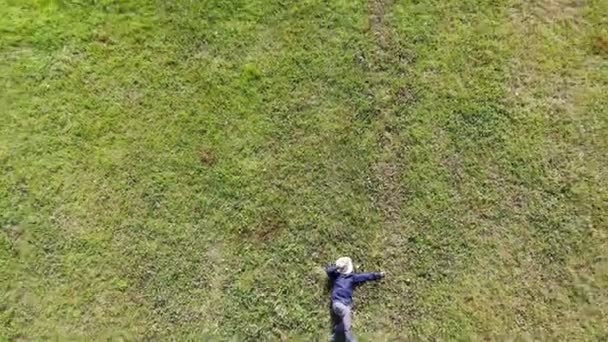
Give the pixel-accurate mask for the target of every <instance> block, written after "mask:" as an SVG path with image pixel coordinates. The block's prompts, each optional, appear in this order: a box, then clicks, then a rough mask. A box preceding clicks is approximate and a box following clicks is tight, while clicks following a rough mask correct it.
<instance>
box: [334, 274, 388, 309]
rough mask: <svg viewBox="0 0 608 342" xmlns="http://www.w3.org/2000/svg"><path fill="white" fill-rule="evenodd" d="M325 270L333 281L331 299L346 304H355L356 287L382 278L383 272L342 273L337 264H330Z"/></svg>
mask: <svg viewBox="0 0 608 342" xmlns="http://www.w3.org/2000/svg"><path fill="white" fill-rule="evenodd" d="M325 272H327V276H328V277H329V279H331V281H332V282H333V288H332V290H331V301H332V302H334V301H338V302H340V303H342V304H344V305H352V304H353V291H355V287H357V286H358V285H361V284H363V283H364V282H366V281H370V280H378V279H380V278H382V274H381V273H376V272H372V273H351V274H341V273H340V272H338V270H337V268H336V266H333V265H332V266H328V267H327V268H326V269H325Z"/></svg>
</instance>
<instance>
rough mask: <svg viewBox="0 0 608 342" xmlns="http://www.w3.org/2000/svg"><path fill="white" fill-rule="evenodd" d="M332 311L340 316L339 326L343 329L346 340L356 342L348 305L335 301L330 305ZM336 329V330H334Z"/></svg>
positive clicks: (351, 315)
mask: <svg viewBox="0 0 608 342" xmlns="http://www.w3.org/2000/svg"><path fill="white" fill-rule="evenodd" d="M332 307H333V309H334V312H335V313H336V314H337V315H338V316H339V317H340V318H341V320H342V322H341V323H340V327H341V328H342V329H343V331H344V337H345V339H346V341H347V342H356V341H357V339H356V338H355V336H354V335H353V333H352V321H353V314H352V309H351V307H350V306H347V305H344V304H342V303H340V302H335V303H334V304H333V305H332ZM336 331H337V330H336Z"/></svg>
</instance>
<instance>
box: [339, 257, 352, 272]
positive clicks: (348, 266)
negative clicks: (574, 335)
mask: <svg viewBox="0 0 608 342" xmlns="http://www.w3.org/2000/svg"><path fill="white" fill-rule="evenodd" d="M336 267H337V268H338V272H340V273H342V274H350V273H353V261H352V260H351V259H350V258H349V257H341V258H339V259H338V260H336Z"/></svg>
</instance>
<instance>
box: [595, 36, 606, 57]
mask: <svg viewBox="0 0 608 342" xmlns="http://www.w3.org/2000/svg"><path fill="white" fill-rule="evenodd" d="M591 48H592V51H593V53H594V54H596V55H601V56H608V37H602V36H596V37H594V38H593V43H592V47H591Z"/></svg>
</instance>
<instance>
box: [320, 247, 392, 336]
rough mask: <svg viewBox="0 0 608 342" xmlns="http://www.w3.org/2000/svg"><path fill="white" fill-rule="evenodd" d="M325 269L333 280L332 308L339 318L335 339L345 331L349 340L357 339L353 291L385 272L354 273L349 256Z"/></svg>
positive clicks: (380, 277) (380, 276) (378, 277)
mask: <svg viewBox="0 0 608 342" xmlns="http://www.w3.org/2000/svg"><path fill="white" fill-rule="evenodd" d="M325 271H326V272H327V276H328V277H329V279H331V281H332V290H331V310H332V311H333V313H334V314H335V315H336V316H337V318H338V322H337V324H336V326H335V327H334V340H336V339H337V336H338V335H339V334H340V333H342V332H343V333H344V337H345V338H346V341H347V342H350V341H356V339H355V337H354V335H353V333H352V331H351V323H352V306H353V291H354V290H355V287H356V286H358V285H361V284H363V283H364V282H366V281H370V280H378V279H382V278H384V272H372V273H353V262H352V260H351V259H350V258H348V257H342V258H340V259H338V260H337V261H336V264H335V265H330V266H328V267H327V269H326V270H325Z"/></svg>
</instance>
